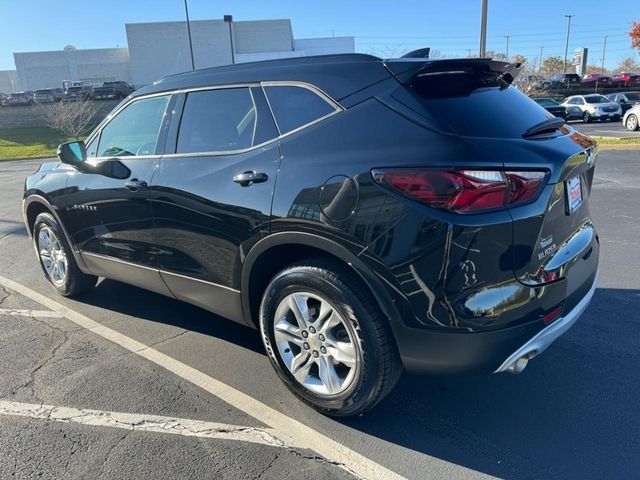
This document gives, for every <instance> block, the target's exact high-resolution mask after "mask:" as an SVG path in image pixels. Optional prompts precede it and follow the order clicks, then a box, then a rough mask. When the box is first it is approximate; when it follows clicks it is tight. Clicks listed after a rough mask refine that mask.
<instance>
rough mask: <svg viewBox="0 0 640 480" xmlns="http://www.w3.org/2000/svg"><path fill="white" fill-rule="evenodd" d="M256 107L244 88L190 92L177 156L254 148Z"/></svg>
mask: <svg viewBox="0 0 640 480" xmlns="http://www.w3.org/2000/svg"><path fill="white" fill-rule="evenodd" d="M257 125H258V118H257V111H256V106H255V103H254V101H253V98H252V96H251V92H250V91H249V88H247V87H240V88H224V89H214V90H204V91H197V92H190V93H188V94H187V98H186V101H185V105H184V110H183V114H182V120H181V122H180V130H179V132H178V145H177V149H176V152H177V153H194V152H201V153H203V152H228V151H233V150H242V149H245V148H249V147H252V146H253V145H255V144H256V129H257Z"/></svg>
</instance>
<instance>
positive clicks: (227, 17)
mask: <svg viewBox="0 0 640 480" xmlns="http://www.w3.org/2000/svg"><path fill="white" fill-rule="evenodd" d="M222 19H223V20H224V21H225V22H227V23H228V24H229V43H230V44H231V64H234V63H236V55H235V52H234V51H233V50H234V48H233V30H231V24H232V23H233V16H231V15H225V16H224V17H222Z"/></svg>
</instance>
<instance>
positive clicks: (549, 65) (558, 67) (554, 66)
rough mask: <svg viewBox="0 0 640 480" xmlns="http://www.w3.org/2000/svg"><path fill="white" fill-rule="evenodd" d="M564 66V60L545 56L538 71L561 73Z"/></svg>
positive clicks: (544, 73) (543, 73)
mask: <svg viewBox="0 0 640 480" xmlns="http://www.w3.org/2000/svg"><path fill="white" fill-rule="evenodd" d="M563 66H564V61H563V60H562V58H560V57H547V58H545V59H544V60H543V62H542V67H541V68H540V73H541V74H542V75H553V74H554V73H561V72H562V69H563Z"/></svg>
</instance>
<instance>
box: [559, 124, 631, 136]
mask: <svg viewBox="0 0 640 480" xmlns="http://www.w3.org/2000/svg"><path fill="white" fill-rule="evenodd" d="M569 124H570V125H571V126H572V127H574V128H575V129H576V130H578V131H579V132H582V133H585V134H587V135H596V136H601V137H620V138H640V130H636V131H635V132H632V131H630V130H627V129H626V128H625V127H624V125H622V122H621V121H620V122H609V121H604V122H592V123H582V121H581V120H572V121H570V122H569Z"/></svg>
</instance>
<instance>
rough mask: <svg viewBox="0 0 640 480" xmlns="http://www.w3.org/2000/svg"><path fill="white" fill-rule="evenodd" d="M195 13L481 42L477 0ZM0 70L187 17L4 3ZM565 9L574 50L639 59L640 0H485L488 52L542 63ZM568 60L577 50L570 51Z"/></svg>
mask: <svg viewBox="0 0 640 480" xmlns="http://www.w3.org/2000/svg"><path fill="white" fill-rule="evenodd" d="M188 1H189V14H190V17H191V19H193V20H201V19H213V18H222V16H223V15H225V14H231V15H233V19H234V20H258V19H275V18H290V19H291V22H292V26H293V33H294V37H295V38H307V37H330V36H354V37H355V39H356V51H358V52H364V53H373V54H375V55H378V56H381V57H392V56H397V55H399V54H402V53H404V52H405V51H408V50H411V49H415V48H420V47H431V48H432V50H437V51H439V52H440V53H441V54H442V55H443V56H446V57H461V56H462V57H466V56H467V55H468V54H469V51H471V52H473V53H476V52H477V50H478V45H479V31H480V5H481V1H480V0H438V1H435V0H421V1H420V0H418V1H414V0H405V1H390V0H388V1H378V0H369V1H365V0H342V1H335V0H321V1H318V0H316V1H314V2H311V1H308V0H296V1H291V0H284V1H278V0H271V1H266V0H262V1H259V0H251V1H250V0H236V1H226V2H225V1H214V0H188ZM0 12H1V13H0V70H11V69H14V68H15V66H14V63H13V52H29V51H43V50H61V49H62V48H63V47H64V46H65V45H69V44H71V45H75V46H76V47H77V48H107V47H115V46H121V47H124V46H126V44H127V39H126V34H125V27H124V25H125V23H137V22H154V21H170V20H181V19H184V3H183V0H155V1H147V0H144V1H143V0H65V1H57V2H56V1H53V0H23V1H22V2H16V1H15V0H13V1H11V2H9V0H0ZM566 14H571V15H575V16H574V17H573V19H572V25H571V36H570V43H569V52H572V51H573V50H575V49H576V48H580V47H587V48H589V64H596V65H599V64H600V62H601V58H602V51H603V43H604V37H605V35H608V39H607V49H606V55H605V66H606V67H607V68H613V67H615V66H616V65H617V64H618V63H619V62H620V60H621V59H623V58H625V57H629V56H631V57H635V59H636V60H638V59H640V53H639V52H638V51H637V50H633V49H632V48H631V46H630V41H629V37H628V36H627V35H626V32H627V31H628V30H629V28H630V25H631V21H632V20H633V19H634V18H638V19H640V1H639V0H616V1H612V2H603V1H602V0H579V1H578V0H573V1H565V0H489V14H488V28H487V49H488V50H494V51H499V52H505V49H506V39H505V35H509V36H510V38H509V55H510V56H512V55H514V54H517V53H520V54H523V55H524V56H525V57H527V58H528V59H529V61H530V62H537V61H538V58H539V56H540V47H543V56H544V57H545V58H546V57H547V56H550V55H557V56H563V55H564V42H565V36H566V31H567V19H566V18H565V17H564V15H566ZM569 57H571V54H569Z"/></svg>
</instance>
